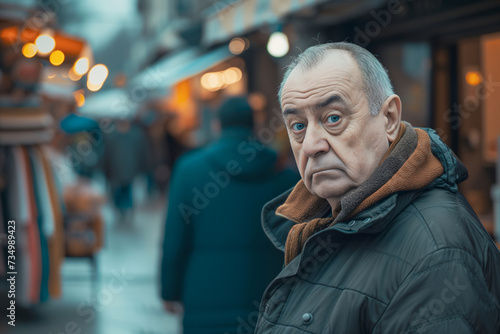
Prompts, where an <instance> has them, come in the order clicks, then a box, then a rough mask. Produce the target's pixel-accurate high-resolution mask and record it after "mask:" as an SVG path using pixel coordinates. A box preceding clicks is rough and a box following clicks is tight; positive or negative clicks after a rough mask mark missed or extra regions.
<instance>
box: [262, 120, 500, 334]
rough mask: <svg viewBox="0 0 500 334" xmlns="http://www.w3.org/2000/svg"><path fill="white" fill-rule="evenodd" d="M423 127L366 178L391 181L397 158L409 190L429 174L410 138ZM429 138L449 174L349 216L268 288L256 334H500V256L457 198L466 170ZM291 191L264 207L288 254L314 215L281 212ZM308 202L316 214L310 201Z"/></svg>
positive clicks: (272, 233) (317, 237)
mask: <svg viewBox="0 0 500 334" xmlns="http://www.w3.org/2000/svg"><path fill="white" fill-rule="evenodd" d="M415 131H416V130H415V129H413V128H411V126H409V125H408V126H407V131H406V133H405V135H404V136H403V138H402V139H401V142H403V141H406V144H407V145H408V144H409V147H410V148H411V149H410V152H409V153H408V152H406V153H405V152H401V151H402V150H399V151H398V146H400V143H398V144H397V145H396V148H395V149H394V151H393V152H392V153H391V154H389V156H388V158H387V161H383V162H382V163H381V164H380V165H379V167H378V168H377V170H376V171H375V172H374V174H373V175H372V177H370V179H369V180H368V181H367V182H369V183H370V182H371V183H372V184H376V183H377V178H378V179H380V178H384V177H387V175H385V174H387V170H388V169H389V170H390V168H393V167H394V161H397V160H398V159H399V160H400V167H398V168H399V169H398V170H403V169H406V170H407V172H406V173H407V174H406V175H403V176H404V179H403V180H405V179H406V180H407V181H408V184H411V183H412V182H413V180H412V178H413V176H412V174H411V173H410V174H408V170H410V171H411V170H414V174H415V177H416V178H418V177H421V176H422V175H421V174H422V173H424V174H425V173H426V171H425V170H424V171H422V170H419V167H418V164H417V165H414V166H410V167H411V168H408V164H409V163H411V160H412V159H415V155H418V154H421V153H422V152H420V153H417V152H416V148H415V147H416V146H415V145H413V144H412V140H413V141H415V139H411V138H410V139H409V137H408V136H410V135H412V136H413V138H415V134H414V133H415ZM418 131H421V130H418ZM425 136H428V137H425ZM410 137H411V136H410ZM424 137H425V138H424ZM429 137H430V145H429V144H428V147H429V149H428V150H429V152H428V154H429V157H428V158H432V159H434V160H435V158H434V157H436V158H437V159H439V162H440V164H441V165H442V169H441V171H444V172H442V174H440V176H438V177H436V178H435V179H434V180H433V181H432V182H430V183H429V184H427V185H426V186H424V187H422V188H420V189H414V190H405V191H398V189H397V188H396V189H393V190H394V191H392V193H391V194H389V195H387V196H385V197H383V198H380V199H379V200H378V201H377V202H376V203H374V204H372V205H370V206H368V207H367V208H364V209H363V210H362V211H361V212H358V213H356V214H354V215H353V216H346V215H342V211H341V213H340V214H339V216H337V218H339V217H341V218H340V219H336V221H335V223H334V224H333V225H332V226H330V227H328V228H326V229H323V230H321V231H319V232H317V233H315V234H313V235H312V236H311V237H310V238H309V239H308V240H307V241H306V243H305V244H304V247H303V249H302V252H301V253H300V254H299V255H298V256H297V257H295V258H294V259H293V260H292V261H291V262H290V263H289V264H288V265H287V266H286V267H284V269H283V270H282V271H281V273H280V274H279V275H278V276H277V278H275V279H274V280H273V281H272V283H270V285H269V286H268V288H267V290H266V292H265V293H264V296H263V299H262V302H261V306H260V316H259V321H258V324H257V328H256V331H255V333H258V334H265V333H274V334H281V333H318V334H319V333H391V334H392V333H500V305H499V300H500V253H499V251H498V249H497V247H496V246H495V244H494V243H493V241H492V240H491V238H490V236H489V235H488V233H487V232H486V231H485V229H484V228H483V226H482V224H481V223H480V221H479V220H478V218H477V216H476V214H475V213H474V212H473V210H472V208H471V207H470V206H469V204H468V203H467V201H466V200H465V199H464V197H463V196H462V195H461V194H460V193H459V192H458V189H457V183H458V182H460V181H463V180H464V179H466V177H467V175H466V173H467V172H466V170H465V168H464V167H463V165H462V164H461V163H460V162H459V161H458V159H456V158H455V157H454V155H453V154H452V153H451V151H450V150H449V148H448V147H447V146H446V145H445V144H444V143H443V142H442V141H441V140H440V139H439V137H438V136H437V135H436V134H435V132H434V131H432V130H426V132H424V131H421V132H420V134H419V136H418V140H417V141H420V140H421V138H424V139H426V140H427V143H429ZM412 145H413V146H412ZM412 150H413V152H412ZM403 151H404V150H403ZM431 152H432V153H431ZM405 154H406V155H405ZM391 161H392V164H393V166H392V167H391V166H390V165H391ZM396 165H397V164H396ZM384 173H385V174H384ZM392 174H394V172H392ZM394 175H395V174H394ZM426 175H427V176H428V175H429V173H427V174H426ZM400 176H401V175H400ZM392 178H394V176H392ZM299 184H300V182H299ZM297 187H298V186H297ZM297 187H295V188H297ZM398 187H400V188H402V189H405V184H404V182H403V184H399V186H398ZM360 188H361V187H360ZM291 192H292V191H288V192H287V193H285V194H283V195H281V196H279V197H277V198H276V199H274V200H272V201H271V202H269V203H268V204H266V206H265V207H264V210H263V227H264V230H265V231H266V233H267V234H268V237H269V238H270V239H271V241H273V243H274V244H275V246H276V247H277V248H278V249H280V250H282V251H284V250H285V243H286V239H287V235H288V232H289V230H290V228H291V227H292V226H293V225H294V224H296V223H300V222H303V221H307V219H312V218H314V217H312V216H310V215H309V217H306V219H302V220H301V221H297V217H290V216H286V215H283V214H282V216H285V217H279V216H277V215H276V214H275V213H276V210H277V209H278V208H279V207H282V205H283V204H284V203H287V201H289V200H290V197H293V196H291ZM366 195H370V194H366ZM352 198H353V197H352V196H351V199H352ZM304 203H308V204H307V205H304ZM293 204H295V203H288V207H289V208H290V205H292V206H293ZM299 204H300V205H299V208H300V211H302V212H307V211H308V210H309V208H308V205H309V206H310V202H308V201H307V200H304V199H302V200H301V201H300V203H299ZM315 205H316V204H315ZM349 205H350V203H349V201H344V199H342V206H343V207H344V206H349ZM318 207H319V206H316V208H318ZM292 209H293V207H292ZM343 209H344V208H342V210H343ZM278 211H279V210H278ZM292 211H293V210H292ZM296 211H297V210H296ZM319 211H321V210H319ZM329 212H330V215H331V208H330V209H329ZM353 212H356V210H354V211H353ZM325 215H328V213H325V212H317V214H316V217H325ZM302 218H304V217H302ZM293 220H295V221H293Z"/></svg>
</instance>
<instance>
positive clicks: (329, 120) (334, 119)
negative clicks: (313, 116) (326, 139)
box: [327, 115, 340, 123]
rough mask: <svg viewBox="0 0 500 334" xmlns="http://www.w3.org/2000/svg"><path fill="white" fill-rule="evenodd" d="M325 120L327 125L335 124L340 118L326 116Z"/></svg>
mask: <svg viewBox="0 0 500 334" xmlns="http://www.w3.org/2000/svg"><path fill="white" fill-rule="evenodd" d="M327 120H328V123H337V122H338V121H340V117H339V116H337V115H331V116H328V118H327Z"/></svg>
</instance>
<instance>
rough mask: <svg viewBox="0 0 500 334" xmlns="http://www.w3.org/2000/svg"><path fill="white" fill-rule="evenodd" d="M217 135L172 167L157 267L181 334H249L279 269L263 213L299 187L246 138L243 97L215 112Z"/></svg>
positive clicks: (248, 121)
mask: <svg viewBox="0 0 500 334" xmlns="http://www.w3.org/2000/svg"><path fill="white" fill-rule="evenodd" d="M219 119H220V123H221V128H222V134H221V137H220V139H219V140H217V141H216V142H215V143H213V144H211V145H209V146H208V147H205V148H202V149H198V150H195V151H193V152H190V153H187V154H185V155H184V156H182V157H181V158H180V159H179V160H178V161H177V163H176V164H175V166H174V171H173V175H172V180H171V187H170V195H169V203H168V214H167V220H166V225H165V237H164V242H163V259H162V264H161V296H162V298H163V300H164V301H165V302H164V304H165V308H166V309H167V311H170V312H174V313H175V312H176V311H178V309H179V307H178V306H179V305H183V307H184V310H185V312H184V319H183V326H184V333H185V334H193V333H204V334H208V333H214V334H215V333H217V334H225V333H253V328H254V326H255V322H256V319H257V318H256V316H257V314H258V304H259V301H260V298H261V296H262V293H263V292H264V289H265V287H266V285H267V284H268V283H269V282H270V281H271V279H272V278H273V277H274V276H275V275H276V273H278V272H279V271H280V269H281V267H282V265H283V257H282V254H280V252H279V251H277V249H275V248H274V247H273V246H272V244H271V243H270V242H269V240H267V238H266V236H265V233H264V231H263V229H262V226H261V209H262V207H263V206H264V204H265V203H266V202H267V201H269V200H270V199H271V198H273V196H276V195H278V194H281V193H283V192H284V191H286V190H287V189H289V188H291V187H292V186H293V185H295V184H296V182H297V181H298V177H297V175H296V174H295V173H294V172H292V171H290V170H285V171H278V170H277V168H276V161H277V155H276V153H275V152H273V151H271V150H269V149H268V148H265V146H264V145H263V144H261V143H259V142H258V141H256V139H255V137H254V136H253V134H252V126H253V116H252V109H251V108H250V106H249V104H248V102H247V100H246V99H245V98H243V97H233V98H230V99H228V100H227V101H226V102H225V103H224V104H223V105H222V107H221V108H220V110H219Z"/></svg>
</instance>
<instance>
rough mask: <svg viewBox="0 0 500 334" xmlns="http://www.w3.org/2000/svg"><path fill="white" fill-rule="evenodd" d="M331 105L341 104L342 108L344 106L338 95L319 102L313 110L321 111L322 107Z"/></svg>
mask: <svg viewBox="0 0 500 334" xmlns="http://www.w3.org/2000/svg"><path fill="white" fill-rule="evenodd" d="M332 103H338V104H341V105H343V106H345V105H346V103H345V101H344V99H342V97H341V96H340V95H332V96H330V97H329V98H327V99H326V100H324V101H323V102H320V103H318V104H317V105H315V106H314V109H315V110H318V109H322V108H324V107H327V106H329V105H330V104H332Z"/></svg>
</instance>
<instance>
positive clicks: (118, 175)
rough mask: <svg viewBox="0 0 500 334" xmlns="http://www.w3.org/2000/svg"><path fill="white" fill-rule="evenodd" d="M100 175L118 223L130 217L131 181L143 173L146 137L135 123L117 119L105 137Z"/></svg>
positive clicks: (131, 202)
mask: <svg viewBox="0 0 500 334" xmlns="http://www.w3.org/2000/svg"><path fill="white" fill-rule="evenodd" d="M104 143H105V154H104V159H105V160H104V172H105V176H106V179H107V180H108V183H109V187H110V191H111V197H112V199H113V203H114V206H115V208H116V210H117V212H118V214H119V221H122V222H130V221H131V219H132V214H133V206H134V203H133V188H132V186H133V181H134V179H135V178H136V177H137V176H138V175H139V174H141V173H143V172H144V171H145V170H146V162H147V138H146V135H145V134H144V130H143V129H142V128H141V127H140V126H138V125H137V124H135V123H133V122H131V121H129V120H125V119H120V120H118V121H117V122H116V129H115V131H112V132H110V133H109V134H106V135H105V141H104Z"/></svg>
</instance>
